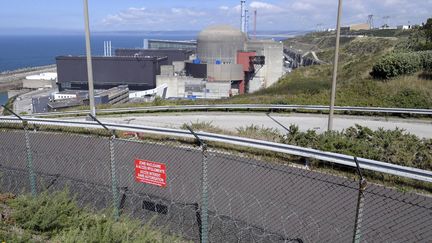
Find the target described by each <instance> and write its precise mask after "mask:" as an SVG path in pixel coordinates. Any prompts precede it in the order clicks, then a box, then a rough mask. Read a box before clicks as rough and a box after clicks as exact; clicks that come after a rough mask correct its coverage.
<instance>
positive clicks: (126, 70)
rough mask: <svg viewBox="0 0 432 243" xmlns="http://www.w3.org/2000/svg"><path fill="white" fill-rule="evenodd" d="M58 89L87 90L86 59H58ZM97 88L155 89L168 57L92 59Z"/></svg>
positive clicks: (62, 57)
mask: <svg viewBox="0 0 432 243" xmlns="http://www.w3.org/2000/svg"><path fill="white" fill-rule="evenodd" d="M56 63H57V74H58V75H57V79H58V86H59V90H60V91H62V90H87V89H88V80H87V64H86V57H84V56H79V57H74V56H60V57H57V58H56ZM92 63H93V77H94V88H95V89H110V88H113V87H117V86H119V85H128V87H129V89H130V90H147V89H153V88H155V86H156V75H158V74H160V67H161V65H167V64H168V59H167V57H143V56H136V57H117V56H114V57H92Z"/></svg>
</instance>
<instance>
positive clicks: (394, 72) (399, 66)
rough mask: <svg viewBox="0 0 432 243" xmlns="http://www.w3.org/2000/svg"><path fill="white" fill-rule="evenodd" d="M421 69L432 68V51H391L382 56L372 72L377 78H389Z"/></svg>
mask: <svg viewBox="0 0 432 243" xmlns="http://www.w3.org/2000/svg"><path fill="white" fill-rule="evenodd" d="M420 70H427V71H430V70H432V51H421V52H410V53H391V54H389V55H386V56H384V57H382V58H381V59H380V60H379V61H378V62H377V63H376V64H375V65H374V66H373V67H372V72H371V73H370V74H371V75H372V77H374V78H377V79H389V78H393V77H397V76H400V75H405V74H412V73H415V72H417V71H420Z"/></svg>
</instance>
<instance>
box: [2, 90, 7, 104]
mask: <svg viewBox="0 0 432 243" xmlns="http://www.w3.org/2000/svg"><path fill="white" fill-rule="evenodd" d="M7 101H8V93H7V92H4V91H0V105H5V104H6V102H7Z"/></svg>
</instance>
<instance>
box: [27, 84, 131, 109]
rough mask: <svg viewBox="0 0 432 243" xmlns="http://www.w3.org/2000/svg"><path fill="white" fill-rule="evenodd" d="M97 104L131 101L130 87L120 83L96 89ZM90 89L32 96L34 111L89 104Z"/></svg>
mask: <svg viewBox="0 0 432 243" xmlns="http://www.w3.org/2000/svg"><path fill="white" fill-rule="evenodd" d="M94 98H95V105H101V104H122V103H126V102H128V101H129V88H128V86H127V85H120V86H118V87H113V88H111V89H107V90H95V97H94ZM88 99H89V95H88V91H84V90H67V91H61V92H58V93H53V94H51V95H46V96H38V97H33V98H32V110H33V113H43V112H49V111H59V110H62V109H66V108H70V107H75V106H81V105H88V103H89V101H88Z"/></svg>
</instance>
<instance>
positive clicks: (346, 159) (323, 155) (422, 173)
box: [0, 117, 432, 182]
mask: <svg viewBox="0 0 432 243" xmlns="http://www.w3.org/2000/svg"><path fill="white" fill-rule="evenodd" d="M25 119H26V121H27V122H28V123H30V124H38V125H52V126H60V127H82V128H89V129H98V128H100V125H99V124H98V123H97V122H89V121H69V120H60V119H43V118H25ZM0 121H11V122H17V123H19V122H20V120H19V119H18V118H12V117H8V118H6V117H0ZM104 124H105V126H106V127H107V128H108V129H112V130H117V131H132V132H146V133H152V134H160V135H168V136H176V137H183V138H193V135H191V133H190V132H189V131H185V130H180V129H171V128H159V127H150V126H139V125H124V124H114V123H104ZM196 134H197V135H198V136H199V137H200V138H201V139H202V140H206V141H211V142H221V143H226V144H232V145H238V146H243V147H250V148H256V149H262V150H267V151H272V152H278V153H285V154H290V155H295V156H301V157H305V158H311V159H317V160H322V161H327V162H332V163H336V164H339V165H344V166H349V167H352V168H356V163H355V162H354V156H350V155H345V154H337V153H332V152H325V151H319V150H316V149H311V148H303V147H298V146H293V145H288V144H280V143H274V142H268V141H263V140H257V139H250V138H243V137H236V136H228V135H221V134H214V133H207V132H196ZM358 162H359V165H360V168H362V169H367V170H371V171H376V172H383V173H387V174H391V175H396V176H401V177H406V178H411V179H416V180H420V181H425V182H432V172H431V171H426V170H421V169H416V168H411V167H406V166H400V165H395V164H390V163H386V162H381V161H376V160H371V159H365V158H358Z"/></svg>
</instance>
